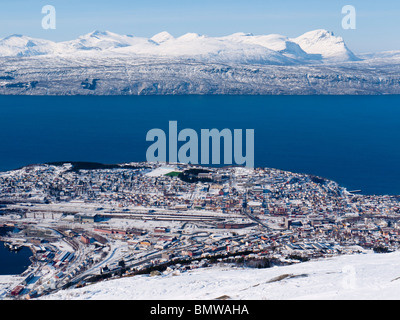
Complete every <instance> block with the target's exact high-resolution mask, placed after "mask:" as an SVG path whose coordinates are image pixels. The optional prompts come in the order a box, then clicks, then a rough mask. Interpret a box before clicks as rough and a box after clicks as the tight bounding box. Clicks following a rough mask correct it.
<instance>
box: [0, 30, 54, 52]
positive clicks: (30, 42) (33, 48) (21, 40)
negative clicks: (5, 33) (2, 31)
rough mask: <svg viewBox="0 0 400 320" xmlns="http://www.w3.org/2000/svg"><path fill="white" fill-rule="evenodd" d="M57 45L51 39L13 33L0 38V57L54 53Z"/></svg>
mask: <svg viewBox="0 0 400 320" xmlns="http://www.w3.org/2000/svg"><path fill="white" fill-rule="evenodd" d="M57 51H58V45H57V44H56V43H54V42H52V41H48V40H42V39H34V38H30V37H26V36H23V35H19V34H14V35H11V36H9V37H6V38H4V39H1V40H0V56H1V57H7V56H11V57H29V56H39V55H46V54H54V53H56V52H57Z"/></svg>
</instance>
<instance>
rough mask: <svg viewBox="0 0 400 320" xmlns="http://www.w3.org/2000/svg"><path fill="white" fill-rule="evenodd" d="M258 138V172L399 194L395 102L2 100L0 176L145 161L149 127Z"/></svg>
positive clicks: (399, 103) (399, 130)
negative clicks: (55, 166)
mask: <svg viewBox="0 0 400 320" xmlns="http://www.w3.org/2000/svg"><path fill="white" fill-rule="evenodd" d="M172 120H176V121H178V130H182V129H184V128H192V129H194V130H196V131H197V132H198V133H199V135H200V130H201V129H212V128H217V129H219V130H222V129H224V128H228V129H231V130H232V131H233V129H254V130H255V166H257V167H260V166H265V167H273V168H279V169H284V170H289V171H293V172H300V173H310V174H315V175H319V176H322V177H326V178H329V179H332V180H335V181H337V182H339V183H340V184H341V185H343V186H345V187H347V188H348V189H349V190H354V189H361V190H362V192H363V193H364V194H400V183H399V178H400V167H399V164H400V96H372V97H370V96H147V97H137V96H134V97H99V96H97V97H96V96H74V97H29V96H2V97H0V153H1V154H0V170H9V169H14V168H18V167H21V166H24V165H28V164H33V163H43V162H53V161H93V162H103V163H121V162H131V161H145V160H146V150H147V148H148V147H149V146H150V144H151V143H150V142H146V134H147V132H148V131H149V130H151V129H153V128H161V129H163V130H164V131H165V132H166V133H168V122H169V121H172Z"/></svg>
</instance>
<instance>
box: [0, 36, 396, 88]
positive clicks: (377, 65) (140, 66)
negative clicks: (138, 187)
mask: <svg viewBox="0 0 400 320" xmlns="http://www.w3.org/2000/svg"><path fill="white" fill-rule="evenodd" d="M399 62H400V53H399V52H391V53H384V54H366V55H361V56H356V55H355V54H354V53H353V52H352V51H351V50H350V49H349V48H348V47H347V45H346V43H345V41H344V40H343V38H341V37H338V36H335V35H334V34H333V33H332V32H329V31H326V30H323V29H320V30H315V31H311V32H307V33H305V34H303V35H301V36H299V37H297V38H289V37H286V36H283V35H277V34H272V35H252V34H246V33H235V34H232V35H228V36H223V37H209V36H205V35H199V34H196V33H187V34H185V35H182V36H180V37H173V36H172V35H171V34H169V33H168V32H161V33H159V34H156V35H154V36H153V37H151V38H144V37H136V36H132V35H119V34H116V33H113V32H109V31H105V32H102V31H94V32H91V33H89V34H86V35H83V36H81V37H79V38H77V39H75V40H71V41H64V42H53V41H48V40H42V39H34V38H30V37H27V36H22V35H11V36H9V37H6V38H4V39H2V40H0V65H1V66H0V94H37V95H42V94H51V95H64V94H101V95H104V94H135V95H136V94H337V93H341V94H358V93H362V94H385V93H386V94H390V93H400V88H399V80H400V72H399Z"/></svg>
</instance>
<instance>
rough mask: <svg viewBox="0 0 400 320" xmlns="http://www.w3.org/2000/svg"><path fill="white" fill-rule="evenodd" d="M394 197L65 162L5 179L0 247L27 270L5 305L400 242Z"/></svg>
mask: <svg viewBox="0 0 400 320" xmlns="http://www.w3.org/2000/svg"><path fill="white" fill-rule="evenodd" d="M399 201H400V197H399V196H378V195H362V194H360V193H359V192H357V191H348V190H346V189H345V188H343V187H341V186H339V185H338V184H337V183H336V182H334V181H330V180H327V179H325V178H322V177H317V176H313V175H307V174H298V173H292V172H287V171H282V170H278V169H271V168H254V169H253V168H245V167H239V166H230V167H203V166H195V165H190V164H180V163H150V162H143V163H125V164H116V165H105V164H99V163H85V162H67V163H49V164H38V165H31V166H26V167H23V168H20V169H18V170H13V171H8V172H1V173H0V229H2V230H3V232H2V234H4V235H3V236H2V237H1V238H0V241H1V242H3V243H4V245H5V246H7V247H8V248H9V250H14V251H18V250H20V249H21V248H22V247H28V248H29V249H30V250H31V251H32V256H31V265H30V266H29V268H28V269H27V270H26V271H25V272H23V273H22V274H21V275H19V276H18V277H17V278H16V280H15V278H14V280H13V281H12V282H10V283H9V284H2V285H1V286H0V299H34V298H38V297H41V296H44V295H48V294H51V293H54V292H57V291H59V290H63V289H66V288H71V287H82V286H87V285H90V284H91V283H95V282H98V281H104V280H106V279H113V278H116V277H130V276H136V275H140V274H147V275H149V276H160V275H163V274H172V275H177V276H178V275H179V274H180V273H182V272H186V271H189V270H192V269H195V268H206V267H212V266H213V265H214V264H226V265H232V266H240V267H246V268H267V267H271V266H274V265H285V264H293V263H301V262H302V261H307V260H310V259H317V258H324V257H332V256H335V255H341V254H353V253H361V252H362V251H363V250H374V251H375V252H377V253H379V252H390V251H394V250H397V249H398V248H399V247H400V215H399V214H400V202H399Z"/></svg>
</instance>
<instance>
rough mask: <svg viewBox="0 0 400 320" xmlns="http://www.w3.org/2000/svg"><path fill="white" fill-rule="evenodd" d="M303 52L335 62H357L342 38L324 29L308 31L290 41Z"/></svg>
mask: <svg viewBox="0 0 400 320" xmlns="http://www.w3.org/2000/svg"><path fill="white" fill-rule="evenodd" d="M292 41H293V42H295V43H297V44H298V45H299V46H300V47H301V48H302V49H303V50H304V51H305V52H307V53H309V54H320V55H321V57H322V58H324V59H329V60H337V61H357V60H360V59H359V58H357V57H356V56H355V55H354V53H353V52H351V51H350V50H349V48H348V47H347V46H346V44H345V42H344V40H343V38H342V37H339V36H335V35H334V33H333V32H331V31H328V30H325V29H317V30H314V31H309V32H306V33H304V34H303V35H301V36H299V37H297V38H295V39H292Z"/></svg>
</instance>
